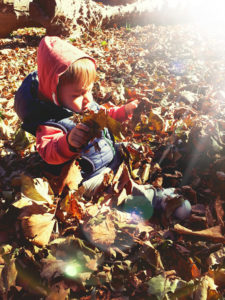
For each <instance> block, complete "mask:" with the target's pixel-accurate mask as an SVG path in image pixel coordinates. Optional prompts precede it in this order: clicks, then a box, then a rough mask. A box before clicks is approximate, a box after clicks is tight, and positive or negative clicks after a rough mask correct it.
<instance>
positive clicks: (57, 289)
mask: <svg viewBox="0 0 225 300" xmlns="http://www.w3.org/2000/svg"><path fill="white" fill-rule="evenodd" d="M69 293H70V289H69V288H68V287H67V286H66V284H65V283H64V281H60V282H57V283H55V284H54V285H52V286H51V288H50V293H49V294H48V296H47V297H46V298H45V299H46V300H58V299H60V300H66V299H68V296H69Z"/></svg>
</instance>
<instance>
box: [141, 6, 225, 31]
mask: <svg viewBox="0 0 225 300" xmlns="http://www.w3.org/2000/svg"><path fill="white" fill-rule="evenodd" d="M139 8H140V9H142V10H146V9H148V10H149V12H154V11H156V10H158V11H162V10H164V11H165V16H166V17H168V18H178V19H179V18H180V20H181V21H182V19H183V20H185V21H186V22H196V23H199V24H201V25H203V26H204V29H205V30H206V31H209V32H210V33H213V32H223V34H224V35H225V1H224V0H151V1H150V0H146V1H144V2H143V1H141V0H140V5H139ZM166 12H168V13H166ZM163 18H164V16H163ZM162 21H163V20H162Z"/></svg>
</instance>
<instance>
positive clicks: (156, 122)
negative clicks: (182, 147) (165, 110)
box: [148, 111, 163, 132]
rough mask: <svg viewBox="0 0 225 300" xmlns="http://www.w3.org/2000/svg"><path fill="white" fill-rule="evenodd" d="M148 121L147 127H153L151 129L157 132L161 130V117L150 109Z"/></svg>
mask: <svg viewBox="0 0 225 300" xmlns="http://www.w3.org/2000/svg"><path fill="white" fill-rule="evenodd" d="M148 121H149V127H151V128H153V130H156V131H158V132H159V131H162V130H163V119H162V117H161V116H159V115H158V114H155V113H153V112H152V111H150V114H149V119H148Z"/></svg>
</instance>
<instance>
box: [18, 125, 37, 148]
mask: <svg viewBox="0 0 225 300" xmlns="http://www.w3.org/2000/svg"><path fill="white" fill-rule="evenodd" d="M34 141H35V140H34V137H33V136H32V135H31V134H29V133H28V132H26V131H24V130H23V129H22V128H19V129H18V130H17V132H16V134H15V137H14V141H13V146H14V147H15V149H16V150H24V149H26V148H27V147H28V146H29V145H30V144H31V143H34Z"/></svg>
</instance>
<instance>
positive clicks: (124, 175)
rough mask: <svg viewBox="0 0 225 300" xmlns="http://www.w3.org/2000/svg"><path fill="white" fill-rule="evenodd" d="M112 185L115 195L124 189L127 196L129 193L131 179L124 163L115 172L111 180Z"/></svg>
mask: <svg viewBox="0 0 225 300" xmlns="http://www.w3.org/2000/svg"><path fill="white" fill-rule="evenodd" d="M112 184H113V186H114V191H115V192H116V193H119V192H120V191H122V190H123V188H124V187H125V188H126V191H127V194H130V193H131V187H132V183H131V177H130V174H129V171H128V168H127V166H126V165H125V163H124V162H123V163H122V164H121V165H120V167H119V169H118V170H117V173H116V175H115V177H114V178H113V182H112Z"/></svg>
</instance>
